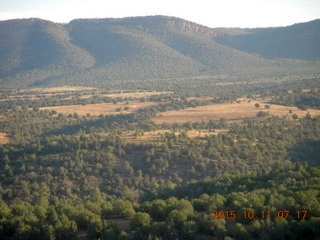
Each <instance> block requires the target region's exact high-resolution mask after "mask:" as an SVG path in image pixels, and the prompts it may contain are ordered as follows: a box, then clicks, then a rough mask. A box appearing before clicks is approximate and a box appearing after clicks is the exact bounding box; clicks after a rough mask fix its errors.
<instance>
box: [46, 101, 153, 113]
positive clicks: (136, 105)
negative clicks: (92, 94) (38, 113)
mask: <svg viewBox="0 0 320 240" xmlns="http://www.w3.org/2000/svg"><path fill="white" fill-rule="evenodd" d="M156 104H157V103H155V102H140V101H130V102H129V103H128V104H126V103H125V102H120V103H117V104H114V103H96V104H86V105H67V106H54V107H42V108H40V109H41V110H46V109H47V110H49V111H51V110H55V111H57V112H58V113H63V114H74V113H78V114H79V115H81V116H84V115H86V114H87V113H90V114H91V115H95V116H97V115H100V114H103V115H116V114H128V113H133V112H136V111H137V110H138V109H140V108H145V107H148V106H152V105H156Z"/></svg>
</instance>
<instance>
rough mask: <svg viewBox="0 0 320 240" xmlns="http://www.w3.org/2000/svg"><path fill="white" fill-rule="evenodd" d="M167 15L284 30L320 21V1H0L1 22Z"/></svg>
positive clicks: (212, 24)
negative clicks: (286, 27) (290, 26)
mask: <svg viewBox="0 0 320 240" xmlns="http://www.w3.org/2000/svg"><path fill="white" fill-rule="evenodd" d="M147 15H167V16H175V17H180V18H184V19H187V20H190V21H193V22H196V23H199V24H202V25H205V26H209V27H269V26H287V25H291V24H294V23H298V22H306V21H310V20H313V19H317V18H320V0H196V1H194V0H0V20H6V19H13V18H30V17H37V18H42V19H47V20H51V21H54V22H64V23H67V22H69V21H70V20H72V19H75V18H110V17H130V16H147Z"/></svg>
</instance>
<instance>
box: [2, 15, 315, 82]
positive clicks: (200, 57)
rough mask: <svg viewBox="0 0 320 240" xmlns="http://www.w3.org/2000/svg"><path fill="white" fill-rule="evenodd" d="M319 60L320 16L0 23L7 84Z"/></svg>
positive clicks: (281, 68)
mask: <svg viewBox="0 0 320 240" xmlns="http://www.w3.org/2000/svg"><path fill="white" fill-rule="evenodd" d="M319 61H320V20H314V21H311V22H308V23H300V24H295V25H292V26H289V27H279V28H261V29H231V28H208V27H204V26H201V25H199V24H196V23H193V22H189V21H186V20H183V19H179V18H174V17H165V16H151V17H131V18H121V19H78V20H73V21H71V22H70V23H68V24H58V23H53V22H50V21H45V20H41V19H21V20H20V19H19V20H18V19H17V20H7V21H0V85H1V86H3V87H32V86H51V85H52V86H56V85H66V84H67V85H87V86H105V85H107V84H108V83H109V82H112V81H123V80H135V79H139V80H148V79H159V80H161V79H168V78H173V79H174V78H184V77H195V76H210V75H216V74H233V75H236V74H257V73H261V74H268V73H277V72H279V73H283V72H288V71H293V72H294V71H300V69H308V70H306V71H317V70H318V69H319ZM310 69H311V70H310ZM318 71H319V72H320V70H318Z"/></svg>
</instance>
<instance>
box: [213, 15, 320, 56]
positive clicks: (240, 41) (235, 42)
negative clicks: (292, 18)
mask: <svg viewBox="0 0 320 240" xmlns="http://www.w3.org/2000/svg"><path fill="white" fill-rule="evenodd" d="M215 40H216V41H217V42H219V43H220V44H223V45H226V46H229V47H232V48H236V49H238V50H241V51H246V52H250V53H256V54H260V55H261V56H264V57H269V58H296V59H309V60H311V59H319V58H320V20H314V21H311V22H307V23H299V24H294V25H292V26H289V27H279V28H261V29H247V30H246V31H245V33H242V34H235V35H231V34H224V35H220V36H218V37H217V38H215Z"/></svg>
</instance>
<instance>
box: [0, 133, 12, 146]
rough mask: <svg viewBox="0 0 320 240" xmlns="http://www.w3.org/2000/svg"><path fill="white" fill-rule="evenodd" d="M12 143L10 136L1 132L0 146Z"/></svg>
mask: <svg viewBox="0 0 320 240" xmlns="http://www.w3.org/2000/svg"><path fill="white" fill-rule="evenodd" d="M7 143H10V136H9V135H8V134H6V133H4V132H0V144H7Z"/></svg>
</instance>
